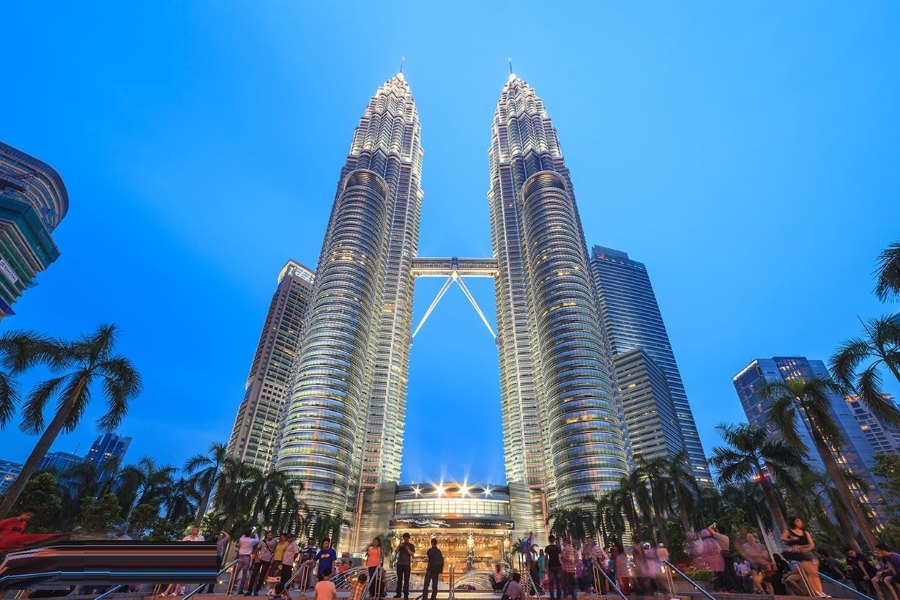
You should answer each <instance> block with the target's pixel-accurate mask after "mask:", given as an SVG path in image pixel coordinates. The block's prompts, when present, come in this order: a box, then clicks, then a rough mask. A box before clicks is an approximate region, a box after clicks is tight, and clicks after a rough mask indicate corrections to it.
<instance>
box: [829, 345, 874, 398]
mask: <svg viewBox="0 0 900 600" xmlns="http://www.w3.org/2000/svg"><path fill="white" fill-rule="evenodd" d="M871 355H872V346H871V345H870V344H869V342H867V341H866V340H864V339H862V338H852V339H849V340H845V341H844V343H843V344H841V347H840V350H838V351H837V353H836V354H835V355H834V356H832V357H831V361H830V363H829V365H828V368H829V370H830V371H831V374H832V376H834V378H835V380H836V381H837V382H838V383H840V384H841V385H843V386H844V387H846V388H847V389H853V388H854V385H853V379H854V378H855V375H856V369H857V368H858V367H859V364H860V363H861V362H862V361H864V360H866V359H867V358H868V357H869V356H871Z"/></svg>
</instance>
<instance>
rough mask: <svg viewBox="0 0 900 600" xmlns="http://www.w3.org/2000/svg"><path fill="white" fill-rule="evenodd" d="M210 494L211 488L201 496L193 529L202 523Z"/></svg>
mask: <svg viewBox="0 0 900 600" xmlns="http://www.w3.org/2000/svg"><path fill="white" fill-rule="evenodd" d="M211 494H212V488H210V489H208V490H206V493H205V494H203V499H202V500H200V506H198V507H197V518H196V519H194V527H200V523H201V522H202V521H203V515H205V514H206V509H207V507H209V496H210V495H211Z"/></svg>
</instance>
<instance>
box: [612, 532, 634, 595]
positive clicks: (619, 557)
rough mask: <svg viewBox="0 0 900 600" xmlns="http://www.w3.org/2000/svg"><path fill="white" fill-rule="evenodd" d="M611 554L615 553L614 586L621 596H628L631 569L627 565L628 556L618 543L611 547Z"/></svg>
mask: <svg viewBox="0 0 900 600" xmlns="http://www.w3.org/2000/svg"><path fill="white" fill-rule="evenodd" d="M612 553H615V557H614V558H613V565H614V569H615V572H616V584H617V585H618V586H619V590H620V591H621V592H622V593H623V594H626V595H628V594H630V593H631V567H630V565H629V564H628V555H627V554H626V553H625V548H624V547H623V546H622V544H620V543H619V542H616V544H615V546H613V550H612Z"/></svg>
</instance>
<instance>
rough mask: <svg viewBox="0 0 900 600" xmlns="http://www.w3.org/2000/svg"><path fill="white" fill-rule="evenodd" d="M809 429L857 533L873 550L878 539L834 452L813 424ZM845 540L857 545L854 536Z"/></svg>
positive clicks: (826, 470)
mask: <svg viewBox="0 0 900 600" xmlns="http://www.w3.org/2000/svg"><path fill="white" fill-rule="evenodd" d="M811 429H812V438H813V442H814V443H815V445H816V450H818V452H819V456H821V457H822V462H823V463H825V472H826V473H827V474H828V476H829V477H830V478H831V480H832V481H834V485H835V488H837V491H838V493H839V494H840V495H841V498H843V500H844V502H845V503H846V504H847V509H848V510H849V511H850V516H851V517H852V519H853V521H854V525H856V528H857V530H859V533H860V534H861V535H862V537H863V539H864V540H865V541H866V545H867V546H868V547H869V550H870V551H871V550H874V549H875V544H877V543H878V540H876V539H875V534H874V533H872V529H871V528H870V527H869V525H868V522H867V520H866V516H865V514H863V511H862V507H861V506H860V505H859V500H857V499H856V496H854V495H853V492H851V491H850V485H849V484H848V483H847V478H846V477H844V472H843V471H842V470H841V467H840V466H839V465H838V463H837V460H835V458H834V454H832V452H831V449H830V448H829V447H828V444H826V443H825V440H824V439H823V438H822V435H821V434H820V433H819V431H818V430H817V429H816V428H815V426H813V427H812V428H811ZM847 541H848V542H849V543H850V544H851V545H853V546H858V544H857V543H856V539H855V538H854V539H852V540H847ZM856 549H858V548H856Z"/></svg>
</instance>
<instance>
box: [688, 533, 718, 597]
mask: <svg viewBox="0 0 900 600" xmlns="http://www.w3.org/2000/svg"><path fill="white" fill-rule="evenodd" d="M693 548H694V567H695V568H696V569H697V570H699V571H712V572H713V587H714V589H716V591H718V590H719V589H720V588H721V587H722V572H723V571H724V570H725V559H723V558H722V548H721V546H719V542H717V541H716V540H715V539H714V538H713V535H712V532H710V530H709V528H705V529H701V530H700V539H699V541H697V542H694V543H693Z"/></svg>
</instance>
